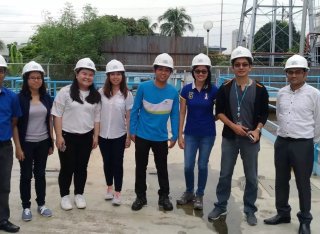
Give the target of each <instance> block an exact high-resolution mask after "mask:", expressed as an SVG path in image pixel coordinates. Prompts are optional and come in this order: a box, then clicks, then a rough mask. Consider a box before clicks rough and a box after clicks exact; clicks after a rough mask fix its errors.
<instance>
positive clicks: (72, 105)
mask: <svg viewBox="0 0 320 234" xmlns="http://www.w3.org/2000/svg"><path fill="white" fill-rule="evenodd" d="M70 86H71V85H67V86H65V87H63V88H62V89H61V90H60V91H59V92H58V94H57V96H56V98H55V99H54V102H53V106H52V110H51V114H52V115H54V116H57V117H62V130H63V131H66V132H69V133H78V134H84V133H87V132H89V131H91V130H92V129H93V128H94V123H95V122H100V107H101V106H100V103H95V104H90V103H88V102H87V101H86V100H85V98H86V97H87V96H88V95H89V91H81V90H80V98H81V100H82V101H83V104H81V103H78V102H76V101H73V100H72V99H71V97H70Z"/></svg>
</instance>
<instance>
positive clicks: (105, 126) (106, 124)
mask: <svg viewBox="0 0 320 234" xmlns="http://www.w3.org/2000/svg"><path fill="white" fill-rule="evenodd" d="M99 93H100V94H101V118H100V134H99V135H100V136H101V137H103V138H106V139H114V138H119V137H121V136H123V135H124V134H126V132H127V127H126V112H127V111H129V110H131V108H132V105H133V97H132V94H131V92H130V91H128V95H127V98H125V97H124V95H123V94H122V93H121V92H120V91H118V92H117V93H116V94H115V95H114V96H112V97H110V98H107V97H106V96H105V95H104V93H103V89H100V90H99ZM128 128H129V126H128Z"/></svg>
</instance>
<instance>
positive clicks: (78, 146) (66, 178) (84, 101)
mask: <svg viewBox="0 0 320 234" xmlns="http://www.w3.org/2000/svg"><path fill="white" fill-rule="evenodd" d="M74 71H75V78H74V80H73V82H72V84H71V85H67V86H65V87H63V88H62V89H61V90H60V91H59V93H58V94H57V96H56V98H55V100H54V103H53V107H52V112H51V114H52V115H53V116H54V129H55V133H56V146H57V148H58V150H59V151H58V152H59V158H60V165H61V168H60V173H59V188H60V195H61V203H60V205H61V208H62V209H64V210H70V209H72V203H71V198H70V195H69V194H70V185H71V181H72V177H73V182H74V195H75V197H74V202H75V204H76V206H77V208H79V209H83V208H85V207H86V201H85V198H84V196H83V193H84V187H85V184H86V180H87V166H88V161H89V158H90V153H91V150H92V149H94V148H96V147H97V145H98V135H99V125H100V100H101V96H100V94H99V92H98V91H97V90H96V89H95V87H94V84H93V78H94V74H95V71H96V68H95V64H94V63H93V62H92V61H91V59H89V58H83V59H80V60H79V61H78V62H77V64H76V67H75V69H74Z"/></svg>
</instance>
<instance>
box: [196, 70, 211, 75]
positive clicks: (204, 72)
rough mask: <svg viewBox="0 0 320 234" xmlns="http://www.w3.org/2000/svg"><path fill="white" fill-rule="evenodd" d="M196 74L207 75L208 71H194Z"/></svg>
mask: <svg viewBox="0 0 320 234" xmlns="http://www.w3.org/2000/svg"><path fill="white" fill-rule="evenodd" d="M194 73H196V74H198V75H199V74H200V73H202V74H204V75H206V74H208V71H207V70H194Z"/></svg>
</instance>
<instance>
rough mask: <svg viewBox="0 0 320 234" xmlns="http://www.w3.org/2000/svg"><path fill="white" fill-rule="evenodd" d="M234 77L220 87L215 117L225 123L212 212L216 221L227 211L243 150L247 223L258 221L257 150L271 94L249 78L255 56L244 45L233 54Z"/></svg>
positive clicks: (244, 199)
mask: <svg viewBox="0 0 320 234" xmlns="http://www.w3.org/2000/svg"><path fill="white" fill-rule="evenodd" d="M231 64H232V70H233V72H234V75H235V77H234V78H233V79H232V80H230V81H227V82H225V83H224V84H223V85H221V86H220V88H219V90H218V93H217V99H216V116H217V118H218V119H220V120H221V121H222V122H223V123H224V127H223V131H222V144H221V152H222V155H221V169H220V177H219V182H218V185H217V189H216V195H217V200H218V201H217V202H215V203H214V206H215V207H214V209H213V210H212V211H211V212H210V213H209V215H208V220H209V221H214V220H217V219H219V218H220V216H222V215H226V214H227V205H228V200H229V197H230V193H231V181H232V174H233V170H234V166H235V164H236V161H237V157H238V154H239V153H240V155H241V159H242V162H243V169H244V174H245V177H246V184H245V191H244V195H243V202H244V209H243V211H244V213H245V215H246V220H247V223H248V224H249V225H251V226H254V225H256V224H257V218H256V216H255V214H254V213H255V212H256V211H257V207H256V206H255V202H256V199H257V192H258V172H257V164H258V152H259V150H260V143H259V140H260V135H261V129H262V127H263V126H264V124H265V123H266V121H267V118H268V103H269V97H268V92H267V90H266V88H265V87H264V86H263V85H262V84H261V83H259V82H257V81H254V80H252V79H250V78H249V73H250V71H251V69H252V64H253V57H252V54H251V52H250V51H249V50H248V49H247V48H244V47H241V46H239V47H237V48H236V49H234V50H233V51H232V53H231Z"/></svg>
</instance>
